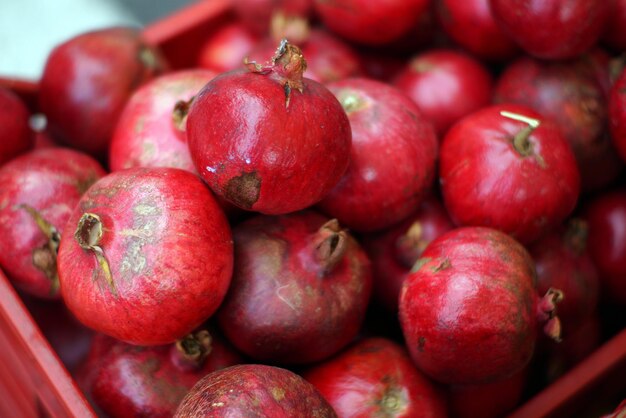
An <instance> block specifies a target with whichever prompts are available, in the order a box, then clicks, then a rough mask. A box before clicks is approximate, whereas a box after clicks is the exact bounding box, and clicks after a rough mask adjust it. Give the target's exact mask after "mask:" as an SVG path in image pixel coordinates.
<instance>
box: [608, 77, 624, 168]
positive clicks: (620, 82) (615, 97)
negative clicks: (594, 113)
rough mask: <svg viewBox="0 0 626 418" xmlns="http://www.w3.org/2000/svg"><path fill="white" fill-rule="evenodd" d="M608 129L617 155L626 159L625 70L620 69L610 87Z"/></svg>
mask: <svg viewBox="0 0 626 418" xmlns="http://www.w3.org/2000/svg"><path fill="white" fill-rule="evenodd" d="M609 129H610V132H611V139H612V140H613V144H614V145H615V148H617V151H618V153H619V156H620V157H621V159H622V160H623V161H626V71H622V73H621V75H620V76H619V78H618V79H617V81H616V82H615V84H614V85H613V88H612V89H611V93H610V96H609Z"/></svg>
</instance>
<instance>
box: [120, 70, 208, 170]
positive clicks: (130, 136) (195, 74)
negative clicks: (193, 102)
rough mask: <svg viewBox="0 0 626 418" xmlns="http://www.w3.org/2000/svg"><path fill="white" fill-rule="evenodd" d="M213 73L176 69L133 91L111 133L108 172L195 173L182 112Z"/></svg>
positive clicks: (184, 111)
mask: <svg viewBox="0 0 626 418" xmlns="http://www.w3.org/2000/svg"><path fill="white" fill-rule="evenodd" d="M215 75H216V74H215V73H214V72H213V71H209V70H183V71H176V72H173V73H169V74H167V75H164V76H160V77H157V78H155V79H153V80H152V81H150V82H149V83H147V84H145V85H144V86H142V87H141V88H139V89H138V90H137V91H136V92H135V93H133V95H132V96H131V98H130V99H129V101H128V102H127V104H126V106H125V107H124V110H123V112H122V114H121V116H120V118H119V121H118V123H117V126H116V128H115V130H114V132H113V138H112V140H111V147H110V149H109V166H110V167H111V171H117V170H122V169H125V168H131V167H176V168H182V169H184V170H188V171H191V172H192V173H196V169H195V167H194V165H193V161H192V160H191V155H190V154H189V148H188V147H187V135H186V134H185V131H184V129H185V123H184V122H185V121H184V114H185V113H186V110H185V109H186V107H187V106H188V104H187V102H189V100H190V99H192V97H194V95H195V94H197V93H198V92H199V91H200V90H201V89H202V87H204V85H205V84H206V83H208V82H209V81H211V79H212V78H213V77H215Z"/></svg>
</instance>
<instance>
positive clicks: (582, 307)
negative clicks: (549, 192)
mask: <svg viewBox="0 0 626 418" xmlns="http://www.w3.org/2000/svg"><path fill="white" fill-rule="evenodd" d="M587 235H588V227H587V224H586V223H585V222H584V221H581V220H573V221H572V222H571V223H569V224H568V225H567V226H566V227H565V226H564V227H561V228H557V229H556V230H554V231H552V232H550V233H549V234H548V235H546V236H545V237H543V238H542V239H541V240H539V241H537V242H535V243H533V245H532V246H530V247H529V251H530V254H531V255H532V257H533V260H535V267H536V269H537V291H538V292H539V294H545V293H546V292H547V291H548V289H550V288H553V289H559V290H561V291H562V292H563V293H564V295H565V297H564V298H563V301H561V302H560V303H559V308H558V309H559V318H561V321H562V327H563V331H562V335H563V338H567V337H568V335H569V334H570V333H573V332H574V331H575V330H577V329H578V328H579V327H580V326H581V324H582V323H583V322H584V321H585V320H586V319H587V318H588V317H589V316H590V315H591V314H592V313H593V312H594V311H595V309H596V306H597V305H598V298H599V290H600V278H599V277H598V271H597V269H596V267H595V266H594V265H593V262H592V261H591V257H590V256H589V253H588V249H587Z"/></svg>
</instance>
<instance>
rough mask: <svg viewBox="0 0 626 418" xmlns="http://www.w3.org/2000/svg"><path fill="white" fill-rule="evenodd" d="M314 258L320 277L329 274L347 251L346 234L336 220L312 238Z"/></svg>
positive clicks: (325, 225)
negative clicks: (318, 267)
mask: <svg viewBox="0 0 626 418" xmlns="http://www.w3.org/2000/svg"><path fill="white" fill-rule="evenodd" d="M312 242H313V251H314V258H315V260H316V261H317V263H318V264H319V266H320V275H321V276H325V275H326V274H328V273H330V272H331V271H332V270H333V269H334V268H335V266H337V264H339V262H340V261H341V260H342V259H343V257H344V256H345V254H346V250H347V249H348V234H347V232H346V231H345V230H343V229H342V228H341V226H340V225H339V221H337V219H331V220H330V221H328V222H326V223H325V224H324V225H322V226H321V227H320V229H319V230H318V231H317V232H316V233H315V235H314V237H313V240H312Z"/></svg>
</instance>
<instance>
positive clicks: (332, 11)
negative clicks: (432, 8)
mask: <svg viewBox="0 0 626 418" xmlns="http://www.w3.org/2000/svg"><path fill="white" fill-rule="evenodd" d="M314 2H315V10H316V11H317V13H318V15H319V17H320V19H321V20H322V22H323V23H324V25H326V26H327V27H328V28H330V29H331V30H332V31H333V32H335V33H337V34H339V35H341V36H343V37H344V38H346V39H349V40H351V41H353V42H357V43H361V44H365V45H384V44H388V43H390V42H392V41H395V40H398V39H400V38H402V36H403V35H405V34H406V33H408V32H410V30H411V29H412V28H413V27H414V26H416V25H417V22H418V21H419V20H420V18H421V16H422V15H423V14H425V13H427V11H428V4H429V2H428V0H387V1H384V2H372V1H369V0H333V1H327V0H314Z"/></svg>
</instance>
